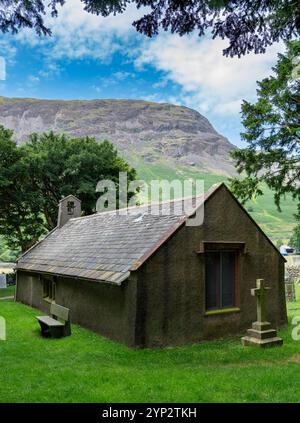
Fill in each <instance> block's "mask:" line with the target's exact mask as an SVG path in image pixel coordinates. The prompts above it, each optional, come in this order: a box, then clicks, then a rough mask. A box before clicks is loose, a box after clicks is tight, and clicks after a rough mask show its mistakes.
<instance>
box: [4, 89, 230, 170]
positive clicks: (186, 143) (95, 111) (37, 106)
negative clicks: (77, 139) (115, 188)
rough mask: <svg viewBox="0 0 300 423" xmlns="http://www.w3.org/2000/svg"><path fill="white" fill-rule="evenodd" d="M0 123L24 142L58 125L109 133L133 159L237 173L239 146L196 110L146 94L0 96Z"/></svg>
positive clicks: (74, 131) (74, 132) (69, 130)
mask: <svg viewBox="0 0 300 423" xmlns="http://www.w3.org/2000/svg"><path fill="white" fill-rule="evenodd" d="M0 124H2V125H4V126H5V127H7V128H11V129H13V130H14V134H15V139H16V140H17V141H18V143H22V142H25V141H26V139H27V136H28V134H30V133H32V132H44V131H49V130H53V131H55V132H58V133H60V132H64V133H66V134H69V135H71V136H86V135H88V136H93V137H95V138H96V139H98V140H103V139H107V140H108V141H111V142H112V143H113V144H115V146H116V147H117V148H118V150H119V151H120V153H121V154H123V155H124V156H125V157H126V158H127V159H128V160H129V162H131V163H132V164H133V165H136V163H137V162H139V163H149V164H150V163H151V164H159V163H160V164H166V165H168V166H171V167H172V166H176V167H177V166H179V167H180V166H181V165H182V166H184V167H189V168H191V169H195V170H196V169H197V170H201V171H204V172H208V173H215V174H221V175H232V174H234V173H235V171H234V166H233V164H232V161H231V159H230V157H229V152H230V151H231V150H233V149H234V148H235V147H234V146H233V145H232V144H231V143H230V142H229V141H228V139H227V138H225V137H223V136H222V135H220V134H219V133H218V132H217V131H216V130H215V129H214V128H213V126H212V125H211V124H210V122H209V121H208V120H207V119H206V118H205V117H204V116H202V115H201V114H200V113H198V112H197V111H195V110H192V109H189V108H187V107H182V106H174V105H171V104H166V103H153V102H147V101H141V100H75V101H73V100H72V101H63V100H38V99H28V98H24V99H22V98H6V97H0Z"/></svg>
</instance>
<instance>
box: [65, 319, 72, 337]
mask: <svg viewBox="0 0 300 423" xmlns="http://www.w3.org/2000/svg"><path fill="white" fill-rule="evenodd" d="M63 332H64V336H70V335H71V323H70V321H68V322H66V323H65V326H64V330H63Z"/></svg>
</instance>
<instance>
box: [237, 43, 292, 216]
mask: <svg viewBox="0 0 300 423" xmlns="http://www.w3.org/2000/svg"><path fill="white" fill-rule="evenodd" d="M299 64H300V41H292V42H290V43H288V45H287V51H286V53H285V54H280V55H279V59H278V62H277V64H276V66H275V67H274V68H273V75H272V76H270V77H268V78H265V79H263V80H262V81H261V82H258V90H257V101H256V102H255V103H252V104H251V103H249V102H247V101H244V102H243V104H242V123H243V126H244V128H245V131H244V132H243V133H242V134H241V137H242V139H243V140H244V141H246V142H247V144H248V146H247V148H244V149H241V150H235V151H234V152H233V153H232V155H233V158H234V160H235V162H236V167H237V170H238V172H239V173H241V174H243V175H244V176H245V177H244V179H239V178H234V179H233V180H232V181H231V184H232V188H233V190H234V192H235V193H236V194H237V195H238V196H239V197H240V198H241V199H242V201H243V202H245V201H247V200H248V199H250V198H252V197H253V196H255V195H261V194H262V193H263V191H262V183H265V184H267V186H268V187H269V188H271V189H272V190H273V191H274V199H275V203H276V205H277V206H278V208H279V209H280V204H281V200H282V198H284V196H285V195H286V194H288V193H289V194H291V195H292V197H293V198H294V199H295V200H296V201H297V202H298V208H299V213H300V72H299Z"/></svg>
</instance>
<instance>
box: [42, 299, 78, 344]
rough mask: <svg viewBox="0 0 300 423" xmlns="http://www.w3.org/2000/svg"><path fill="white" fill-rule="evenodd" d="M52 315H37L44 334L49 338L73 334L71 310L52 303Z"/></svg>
mask: <svg viewBox="0 0 300 423" xmlns="http://www.w3.org/2000/svg"><path fill="white" fill-rule="evenodd" d="M50 315H51V317H50V316H37V317H36V318H37V320H38V321H39V324H40V326H41V332H42V336H45V337H48V338H62V337H63V336H69V335H71V322H70V310H69V309H68V308H66V307H63V306H60V305H58V304H54V303H52V304H51V306H50Z"/></svg>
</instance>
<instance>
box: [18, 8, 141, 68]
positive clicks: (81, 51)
mask: <svg viewBox="0 0 300 423" xmlns="http://www.w3.org/2000/svg"><path fill="white" fill-rule="evenodd" d="M141 14H142V11H141V10H140V11H137V9H136V8H135V7H134V6H129V7H128V8H127V10H126V11H125V12H124V13H122V14H118V15H116V16H113V15H110V16H108V17H106V18H104V17H102V16H97V15H93V14H91V13H87V12H85V11H84V10H83V4H82V2H80V0H69V1H68V2H66V4H65V5H64V6H63V7H62V8H61V9H60V10H59V13H58V17H57V18H46V23H47V25H48V26H49V27H50V28H51V30H52V36H51V37H38V36H37V35H36V34H35V33H34V31H33V30H23V31H20V33H19V34H17V35H16V37H17V39H18V41H20V42H22V43H25V44H29V45H31V46H32V47H36V48H41V50H42V52H43V55H44V56H46V57H48V60H53V61H55V60H60V59H64V60H65V59H70V60H73V59H87V58H91V59H99V60H101V61H109V60H110V59H111V58H112V56H113V54H114V53H116V52H117V51H120V50H122V52H123V53H124V47H126V49H129V48H130V43H131V42H135V41H136V39H137V33H136V30H135V29H134V28H133V27H132V22H133V20H135V19H136V18H137V17H138V16H140V15H141Z"/></svg>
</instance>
